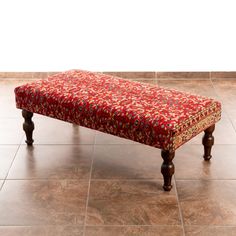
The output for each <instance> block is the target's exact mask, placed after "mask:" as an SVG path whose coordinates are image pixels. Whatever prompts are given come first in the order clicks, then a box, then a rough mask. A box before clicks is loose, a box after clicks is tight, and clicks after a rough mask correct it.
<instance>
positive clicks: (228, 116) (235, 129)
mask: <svg viewBox="0 0 236 236" xmlns="http://www.w3.org/2000/svg"><path fill="white" fill-rule="evenodd" d="M211 84H212V87H213V89H214V91H215V93H216V95H217V97H219V98H220V99H221V101H222V104H224V103H225V102H224V99H223V98H222V97H221V96H220V95H219V94H218V93H217V90H216V87H215V86H214V83H213V81H212V79H211ZM224 112H225V113H226V115H227V118H228V119H229V121H230V124H231V125H232V127H233V129H234V131H235V132H236V127H235V125H234V123H233V122H232V119H231V117H230V115H229V113H228V111H227V110H226V109H224Z"/></svg>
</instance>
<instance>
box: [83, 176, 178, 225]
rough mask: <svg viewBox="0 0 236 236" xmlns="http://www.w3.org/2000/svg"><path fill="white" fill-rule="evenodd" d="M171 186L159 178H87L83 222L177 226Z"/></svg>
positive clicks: (175, 204) (176, 206) (91, 223)
mask: <svg viewBox="0 0 236 236" xmlns="http://www.w3.org/2000/svg"><path fill="white" fill-rule="evenodd" d="M180 223H181V222H180V217H179V209H178V204H177V198H176V194H175V189H174V188H173V190H172V191H171V192H164V191H163V190H162V181H137V180H136V181H109V180H108V181H91V185H90V194H89V203H88V209H87V220H86V224H87V225H163V224H169V225H178V224H180Z"/></svg>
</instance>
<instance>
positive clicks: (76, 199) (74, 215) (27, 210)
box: [0, 180, 88, 226]
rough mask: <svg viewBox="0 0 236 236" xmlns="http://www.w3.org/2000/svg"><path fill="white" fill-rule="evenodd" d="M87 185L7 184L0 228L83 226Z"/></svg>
mask: <svg viewBox="0 0 236 236" xmlns="http://www.w3.org/2000/svg"><path fill="white" fill-rule="evenodd" d="M87 191H88V183H87V182H85V181H78V180H61V181H56V180H53V181H52V180H51V181H46V180H45V181H43V180H40V181H39V180H37V181H36V180H6V181H5V183H4V185H3V187H2V190H1V191H0V202H1V204H0V212H1V214H0V225H1V226H4V225H11V226H12V225H19V226H20V225H50V224H52V225H62V224H64V225H65V224H67V225H70V224H76V225H82V224H83V223H84V217H85V205H86V199H87Z"/></svg>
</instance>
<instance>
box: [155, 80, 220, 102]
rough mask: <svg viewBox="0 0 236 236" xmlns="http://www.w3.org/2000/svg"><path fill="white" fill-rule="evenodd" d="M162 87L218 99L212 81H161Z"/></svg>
mask: <svg viewBox="0 0 236 236" xmlns="http://www.w3.org/2000/svg"><path fill="white" fill-rule="evenodd" d="M158 84H159V86H160V87H164V88H171V89H177V90H180V91H184V92H189V93H193V94H196V95H201V96H207V97H211V98H216V99H218V96H217V94H216V92H215V90H214V87H213V86H212V83H211V81H210V80H159V81H158Z"/></svg>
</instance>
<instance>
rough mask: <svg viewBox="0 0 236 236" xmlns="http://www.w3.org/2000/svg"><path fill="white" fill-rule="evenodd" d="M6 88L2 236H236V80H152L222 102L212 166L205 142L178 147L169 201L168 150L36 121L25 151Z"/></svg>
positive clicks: (0, 104) (0, 128)
mask: <svg viewBox="0 0 236 236" xmlns="http://www.w3.org/2000/svg"><path fill="white" fill-rule="evenodd" d="M25 82H27V81H26V80H25V81H23V80H4V79H2V80H1V81H0V108H1V109H0V235H4V236H8V235H13V236H14V235H17V236H18V235H23V236H24V235H26V236H33V235H34V236H38V235H40V236H41V235H47V236H52V235H56V236H69V235H70V236H75V235H76V236H78V235H81V236H82V235H86V236H110V235H112V236H121V235H125V236H136V235H138V236H139V235H141V236H142V235H144V236H158V235H161V236H165V235H173V236H174V235H176V236H177V235H198V236H199V235H214V236H216V235H220V236H224V235H236V171H235V170H236V157H235V153H236V106H235V101H236V80H233V79H231V80H230V79H229V80H223V79H217V80H213V81H212V80H207V79H204V80H200V79H198V80H178V79H177V80H159V81H156V80H150V81H149V80H147V79H146V80H144V82H150V83H158V84H159V85H160V86H165V87H171V88H177V89H180V90H184V91H189V92H193V93H197V94H201V95H207V96H211V97H214V98H217V99H219V100H220V101H221V102H222V103H223V116H222V120H221V121H220V123H218V125H217V126H216V131H215V146H214V149H213V155H214V157H213V159H212V160H211V161H210V162H209V163H208V162H205V161H203V159H202V154H203V150H202V145H201V135H200V136H198V137H196V138H194V139H193V140H192V141H191V142H189V143H188V144H186V145H184V146H183V147H181V148H179V149H178V150H177V152H176V157H175V159H174V163H175V166H176V174H175V176H174V179H173V184H174V188H173V189H172V191H171V192H164V191H162V176H161V173H160V166H161V163H162V159H161V157H160V150H158V149H155V148H152V147H149V146H145V145H141V144H138V143H135V142H132V141H129V140H125V139H121V138H117V137H114V136H110V135H106V134H103V133H100V132H96V131H93V130H89V129H86V128H83V127H78V126H73V125H71V124H68V123H65V122H61V121H57V120H53V119H50V118H45V117H41V116H39V115H35V116H34V122H35V132H34V139H35V145H34V146H33V147H31V148H28V147H27V146H26V145H25V143H24V133H23V131H22V118H21V113H20V111H19V110H17V109H16V108H15V103H14V93H13V89H14V87H16V86H17V85H20V84H23V83H25Z"/></svg>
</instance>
